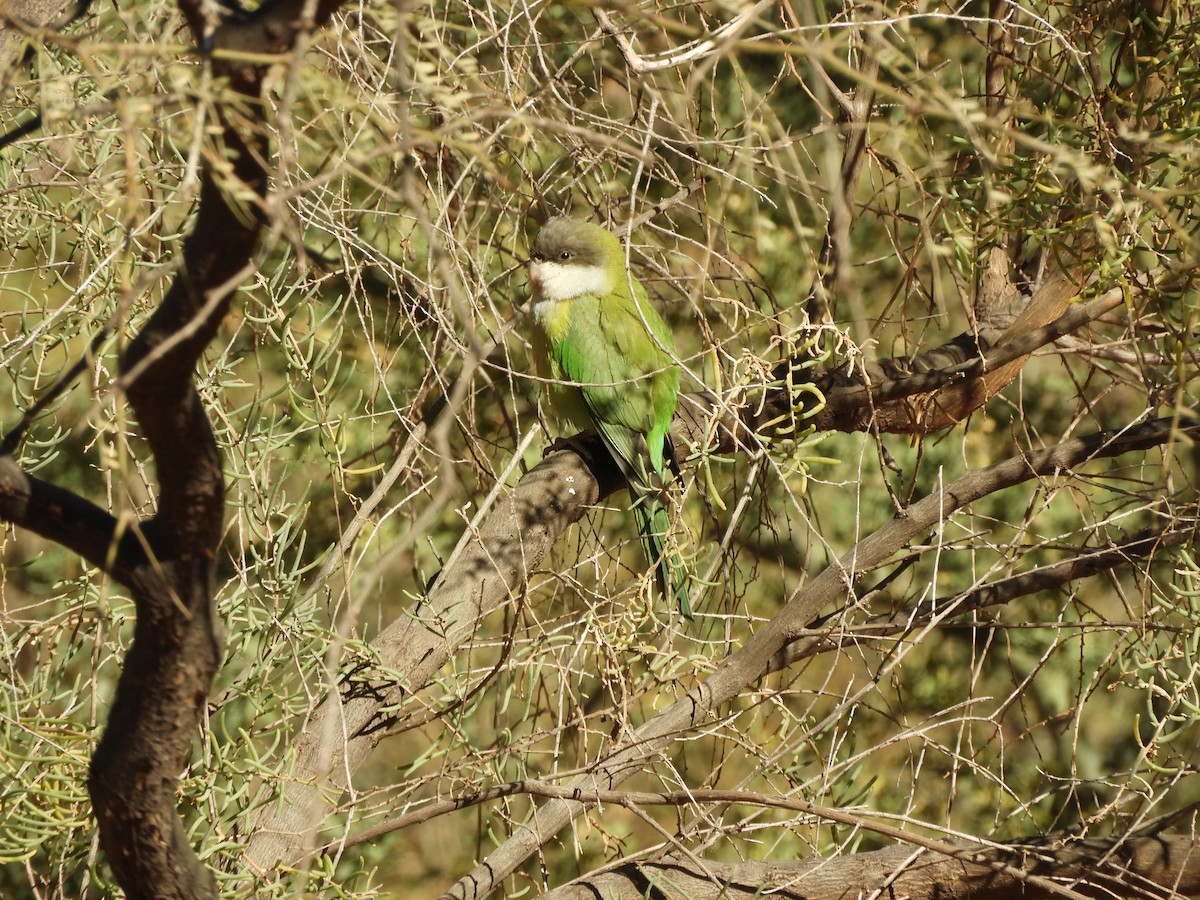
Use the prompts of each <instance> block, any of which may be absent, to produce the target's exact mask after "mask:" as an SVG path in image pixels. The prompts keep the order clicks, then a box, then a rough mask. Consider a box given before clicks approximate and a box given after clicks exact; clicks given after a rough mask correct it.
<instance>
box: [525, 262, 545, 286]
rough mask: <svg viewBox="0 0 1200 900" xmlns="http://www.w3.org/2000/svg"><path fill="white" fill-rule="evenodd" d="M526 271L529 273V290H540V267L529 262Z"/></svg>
mask: <svg viewBox="0 0 1200 900" xmlns="http://www.w3.org/2000/svg"><path fill="white" fill-rule="evenodd" d="M526 270H527V271H528V272H529V289H530V290H531V291H538V290H541V287H542V270H541V266H539V265H538V264H537V263H535V262H534V261H533V260H530V261H529V263H528V264H527V265H526Z"/></svg>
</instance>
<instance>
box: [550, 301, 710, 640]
mask: <svg viewBox="0 0 1200 900" xmlns="http://www.w3.org/2000/svg"><path fill="white" fill-rule="evenodd" d="M647 325H649V326H650V327H651V329H652V330H653V331H654V332H660V333H659V334H655V336H654V337H652V336H651V332H648V331H647ZM656 337H657V338H658V339H657V340H655V338H656ZM670 340H671V336H670V333H669V332H668V331H667V329H666V325H665V324H664V323H663V322H662V319H661V318H659V316H658V314H657V313H655V312H654V310H653V308H652V307H651V306H650V305H649V303H648V302H647V303H642V304H638V303H635V302H634V300H633V299H632V298H631V297H629V296H628V294H627V292H626V295H625V296H621V297H609V298H606V299H604V300H603V301H602V300H601V298H599V297H583V298H576V300H575V301H574V302H573V303H572V310H571V327H570V328H569V330H568V332H567V335H566V337H565V339H564V340H562V341H560V342H558V343H557V344H556V345H555V347H554V355H555V357H556V360H557V362H558V364H559V367H560V368H561V369H562V371H563V374H564V375H565V376H566V377H567V378H568V379H569V380H570V381H572V382H574V383H576V384H577V385H578V386H579V394H580V397H581V399H582V401H583V404H584V406H585V407H586V409H587V411H588V415H589V417H590V419H591V422H592V424H593V426H594V427H595V428H596V431H597V432H598V433H599V434H600V437H601V438H602V439H603V440H604V443H605V445H606V446H607V447H608V449H609V452H610V453H612V455H613V458H614V460H615V461H616V462H617V465H618V466H620V468H621V471H622V473H623V474H624V475H625V479H626V481H627V482H628V483H629V488H630V491H631V493H632V495H633V498H634V513H635V516H636V518H637V522H638V531H639V533H640V534H641V538H642V544H643V548H644V550H645V552H646V557H647V559H648V561H649V562H650V563H651V564H652V565H654V566H655V567H656V573H657V576H658V581H659V586H660V589H661V590H662V592H663V595H664V596H674V597H676V598H677V599H678V601H679V605H680V609H681V610H682V611H683V612H684V614H685V615H686V616H688V618H691V608H690V605H689V604H688V600H687V591H686V583H685V580H684V578H683V563H682V560H680V559H679V556H678V554H676V553H675V552H674V551H667V552H665V553H664V549H665V546H666V541H665V539H666V535H667V533H668V531H669V529H670V520H669V517H668V515H667V490H668V487H669V485H670V482H671V475H670V473H669V472H668V471H667V470H666V467H665V466H664V451H665V447H666V443H667V436H668V432H669V430H670V425H671V419H672V417H673V416H674V414H675V404H676V400H677V397H678V393H679V369H678V367H677V365H676V364H675V362H674V360H673V359H672V357H671V356H670V354H669V353H668V352H667V348H669V347H670V346H671V343H670Z"/></svg>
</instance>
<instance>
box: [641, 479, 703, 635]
mask: <svg viewBox="0 0 1200 900" xmlns="http://www.w3.org/2000/svg"><path fill="white" fill-rule="evenodd" d="M633 514H634V516H635V517H636V518H637V526H638V533H639V534H640V535H641V538H642V549H643V550H644V551H645V552H646V561H647V562H649V563H650V565H651V566H652V567H653V568H654V576H655V578H656V580H657V581H658V589H659V591H661V592H662V596H663V597H664V598H669V597H674V598H675V600H676V602H677V603H678V604H679V611H680V613H682V614H683V617H684V618H685V619H691V618H692V604H691V602H690V601H689V599H688V586H687V577H686V570H685V568H684V565H683V559H682V558H681V557H680V556H679V552H678V551H677V550H675V549H674V548H673V547H670V546H668V543H669V542H668V540H667V536H668V535H669V534H670V532H671V517H670V515H669V514H668V512H667V507H666V504H664V503H663V502H662V500H661V499H660V498H659V497H658V496H657V494H656V492H655V491H653V490H648V491H645V492H643V493H642V495H641V496H640V497H636V498H635V499H634V504H633Z"/></svg>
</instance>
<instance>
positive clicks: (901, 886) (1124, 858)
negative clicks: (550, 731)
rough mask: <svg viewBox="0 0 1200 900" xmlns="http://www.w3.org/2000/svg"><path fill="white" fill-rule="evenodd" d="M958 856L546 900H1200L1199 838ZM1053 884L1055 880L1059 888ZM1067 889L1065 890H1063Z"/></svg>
mask: <svg viewBox="0 0 1200 900" xmlns="http://www.w3.org/2000/svg"><path fill="white" fill-rule="evenodd" d="M956 846H957V847H958V849H959V851H960V852H959V853H957V854H954V855H949V854H943V853H937V852H935V851H931V850H928V849H920V848H914V847H912V846H906V845H903V844H901V845H897V846H894V847H888V848H887V849H885V850H875V851H872V852H869V853H856V854H850V855H847V856H839V857H834V858H832V859H825V858H816V859H805V860H798V861H796V862H745V863H736V864H730V863H722V862H714V861H711V860H704V861H703V869H701V867H700V866H698V865H697V864H696V862H695V861H693V860H689V859H669V860H664V861H660V862H653V863H627V864H626V865H623V866H621V867H620V868H619V869H617V870H616V871H613V872H605V873H603V874H600V875H593V876H589V877H587V878H584V879H581V880H580V881H577V882H574V883H573V884H570V885H566V886H564V887H561V888H558V889H557V890H553V891H550V892H549V893H547V894H544V895H543V896H544V897H545V898H546V900H551V898H552V900H595V898H597V897H604V898H605V900H641V898H644V897H647V896H652V897H657V898H661V900H751V898H759V897H763V896H770V897H780V898H784V900H846V898H850V897H866V896H880V897H906V898H910V900H957V898H967V897H970V898H971V900H1008V898H1010V897H1018V896H1019V897H1021V898H1030V900H1033V898H1049V897H1055V896H1061V895H1062V894H1063V893H1065V892H1067V891H1069V892H1070V893H1072V894H1074V895H1076V896H1079V895H1083V896H1086V897H1129V898H1133V897H1146V898H1166V897H1179V896H1186V895H1190V894H1195V893H1196V892H1198V891H1200V842H1198V841H1197V839H1196V838H1195V837H1193V836H1191V835H1152V836H1147V837H1135V838H1124V839H1123V838H1084V839H1080V838H1076V837H1074V836H1072V835H1048V836H1046V837H1044V838H1037V839H1034V840H1021V841H1012V842H1008V843H1005V844H1001V845H993V846H990V847H988V848H986V849H980V846H979V845H977V844H976V845H973V844H968V843H966V842H956ZM1051 879H1053V880H1051ZM1059 885H1062V887H1058V886H1059Z"/></svg>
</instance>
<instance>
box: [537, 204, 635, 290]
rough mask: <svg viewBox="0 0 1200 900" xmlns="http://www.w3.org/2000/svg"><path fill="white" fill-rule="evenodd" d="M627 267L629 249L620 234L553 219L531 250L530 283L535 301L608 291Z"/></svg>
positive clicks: (568, 220)
mask: <svg viewBox="0 0 1200 900" xmlns="http://www.w3.org/2000/svg"><path fill="white" fill-rule="evenodd" d="M624 270H625V251H624V250H622V249H621V242H620V241H618V240H617V236H616V235H615V234H613V233H612V232H611V231H608V230H606V229H604V228H601V227H600V226H599V225H592V224H590V223H588V222H580V221H579V220H578V219H568V218H566V217H559V218H556V219H551V220H550V221H549V222H547V223H546V224H545V225H544V226H543V227H542V230H541V231H539V232H538V235H537V237H536V238H535V239H534V241H533V247H532V248H531V249H530V252H529V286H530V289H531V291H532V293H533V301H534V302H535V303H540V302H543V301H549V302H552V303H553V302H557V301H560V300H571V299H573V298H574V297H578V296H579V295H580V294H608V293H610V292H611V291H612V290H613V289H614V288H615V287H616V284H617V279H618V278H619V277H620V276H621V274H622V273H623V272H624Z"/></svg>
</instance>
